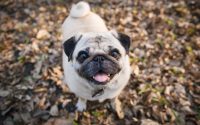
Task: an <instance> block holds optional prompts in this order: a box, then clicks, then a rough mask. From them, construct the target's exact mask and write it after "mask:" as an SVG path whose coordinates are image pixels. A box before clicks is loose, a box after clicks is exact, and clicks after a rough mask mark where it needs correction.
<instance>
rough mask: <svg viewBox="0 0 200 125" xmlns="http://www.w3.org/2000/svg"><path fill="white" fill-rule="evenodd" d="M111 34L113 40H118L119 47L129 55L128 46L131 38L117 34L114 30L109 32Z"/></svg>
mask: <svg viewBox="0 0 200 125" xmlns="http://www.w3.org/2000/svg"><path fill="white" fill-rule="evenodd" d="M111 33H112V34H113V36H114V37H115V38H117V39H118V40H119V42H120V43H121V45H122V46H123V47H124V49H125V51H126V53H127V54H129V48H130V45H131V38H130V37H129V36H128V35H126V34H123V33H117V32H116V31H115V30H111Z"/></svg>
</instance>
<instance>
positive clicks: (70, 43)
mask: <svg viewBox="0 0 200 125" xmlns="http://www.w3.org/2000/svg"><path fill="white" fill-rule="evenodd" d="M81 37H82V35H80V37H79V38H78V40H76V37H75V36H73V37H71V38H69V39H68V40H66V41H65V42H64V43H63V49H64V52H65V54H66V55H67V57H68V61H70V60H72V55H73V52H74V49H75V47H76V44H77V43H78V41H79V40H80V39H81Z"/></svg>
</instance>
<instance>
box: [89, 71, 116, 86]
mask: <svg viewBox="0 0 200 125" xmlns="http://www.w3.org/2000/svg"><path fill="white" fill-rule="evenodd" d="M112 77H113V75H111V74H107V73H103V72H98V73H97V74H95V75H94V76H93V77H92V79H93V81H95V82H97V83H98V84H106V83H108V82H109V81H110V80H111V79H112Z"/></svg>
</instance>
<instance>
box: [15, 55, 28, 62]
mask: <svg viewBox="0 0 200 125" xmlns="http://www.w3.org/2000/svg"><path fill="white" fill-rule="evenodd" d="M17 60H18V61H19V62H20V63H24V62H25V61H26V57H25V56H20V57H18V58H17Z"/></svg>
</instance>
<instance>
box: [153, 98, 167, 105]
mask: <svg viewBox="0 0 200 125" xmlns="http://www.w3.org/2000/svg"><path fill="white" fill-rule="evenodd" d="M152 103H156V104H159V105H160V106H164V105H169V102H168V101H167V99H166V98H165V97H163V96H160V97H159V98H155V97H154V98H153V99H152Z"/></svg>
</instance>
